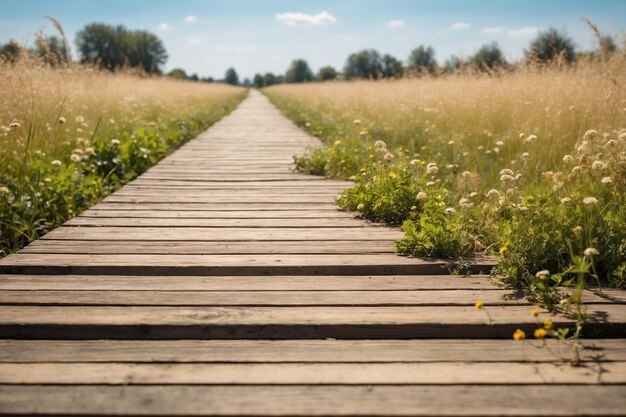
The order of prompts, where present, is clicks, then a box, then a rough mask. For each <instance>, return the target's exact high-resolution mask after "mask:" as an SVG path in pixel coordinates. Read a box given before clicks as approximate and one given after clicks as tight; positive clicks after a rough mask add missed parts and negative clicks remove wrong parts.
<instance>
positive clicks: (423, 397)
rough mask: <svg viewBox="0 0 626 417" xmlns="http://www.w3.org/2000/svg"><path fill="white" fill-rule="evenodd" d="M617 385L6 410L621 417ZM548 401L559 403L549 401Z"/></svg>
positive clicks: (168, 389) (166, 396)
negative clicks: (595, 416)
mask: <svg viewBox="0 0 626 417" xmlns="http://www.w3.org/2000/svg"><path fill="white" fill-rule="evenodd" d="M625 393H626V387H624V386H623V385H551V386H549V387H547V386H545V385H543V384H541V385H534V386H533V385H520V386H516V387H514V388H512V387H511V386H497V385H475V384H472V385H443V386H442V385H405V386H388V385H373V386H337V385H331V386H323V385H322V386H307V385H285V386H263V385H261V386H250V385H247V386H246V385H243V386H219V385H217V386H211V385H208V386H184V385H183V386H167V385H166V386H158V385H155V386H137V385H130V386H106V385H92V386H65V385H57V386H45V385H42V386H36V385H35V386H19V385H18V386H11V385H4V386H1V387H0V412H2V413H6V414H11V413H13V414H39V413H46V414H56V415H68V414H77V413H80V414H87V415H140V414H141V415H145V414H158V415H181V416H183V415H184V416H190V415H195V416H201V415H231V416H232V415H250V416H266V415H282V416H312V415H315V416H322V415H343V416H356V415H361V416H365V415H368V416H372V415H376V416H418V415H419V416H427V415H428V416H433V415H437V416H501V415H511V414H514V415H516V416H529V417H530V416H533V417H534V416H537V415H545V416H564V415H587V416H593V415H598V416H600V415H602V416H619V415H623V412H624V409H625V408H626V395H624V394H625ZM555 398H556V399H558V401H555Z"/></svg>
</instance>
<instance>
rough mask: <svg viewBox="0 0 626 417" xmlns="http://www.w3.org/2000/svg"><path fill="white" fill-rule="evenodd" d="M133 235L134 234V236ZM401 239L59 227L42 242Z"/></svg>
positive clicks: (304, 231) (384, 233)
mask: <svg viewBox="0 0 626 417" xmlns="http://www.w3.org/2000/svg"><path fill="white" fill-rule="evenodd" d="M131 232H132V233H131ZM400 237H402V232H400V231H399V230H397V229H391V228H388V227H379V226H367V225H366V224H365V223H364V224H363V226H362V227H360V228H353V227H328V228H324V229H318V228H316V227H299V228H279V227H274V228H263V227H256V228H247V229H239V228H211V227H185V228H177V227H135V228H133V229H132V231H129V230H125V229H121V228H117V227H99V228H90V227H82V228H75V227H60V228H58V229H56V230H53V231H52V232H50V233H48V234H47V235H45V236H44V237H43V238H42V239H57V240H60V239H70V240H125V241H126V240H158V241H166V240H170V241H203V240H213V241H255V240H256V241H269V240H282V241H301V240H303V241H307V240H325V241H333V240H356V241H363V240H384V239H389V240H394V239H399V238H400Z"/></svg>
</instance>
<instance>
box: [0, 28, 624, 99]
mask: <svg viewBox="0 0 626 417" xmlns="http://www.w3.org/2000/svg"><path fill="white" fill-rule="evenodd" d="M48 19H50V20H51V21H52V23H53V24H54V25H55V27H56V28H57V29H58V30H59V32H60V34H61V35H62V36H61V37H59V36H50V37H44V36H43V35H42V34H37V35H35V47H34V48H32V49H28V50H27V49H24V48H22V47H21V46H20V45H19V44H18V43H17V42H15V41H14V40H11V41H9V42H8V43H6V44H4V45H0V57H1V58H3V59H4V60H7V61H9V62H12V61H15V60H16V59H18V57H19V56H20V54H26V53H27V54H31V55H34V56H36V57H39V58H40V59H42V60H43V61H44V62H46V63H48V64H50V65H60V64H63V63H67V62H69V61H70V60H71V57H70V50H69V49H70V47H69V45H68V44H67V41H66V39H65V35H64V34H63V30H62V28H61V26H60V24H59V23H58V22H57V21H56V20H54V19H53V18H48ZM583 21H584V22H585V23H586V24H587V25H588V26H589V27H590V28H591V30H592V31H593V32H594V34H595V35H596V37H597V39H598V41H599V50H598V51H596V52H594V53H584V52H578V53H577V52H576V50H575V46H574V42H573V41H572V39H571V38H570V37H568V36H567V34H565V33H564V32H560V31H557V30H556V29H553V28H551V29H548V30H546V31H543V32H541V33H539V34H538V35H537V37H536V38H535V39H533V40H532V41H531V42H530V44H529V47H528V49H526V50H525V51H524V53H525V59H526V60H528V61H533V62H539V63H545V62H551V61H554V60H557V59H559V60H561V61H563V62H566V63H569V62H573V61H574V60H576V59H577V58H579V57H581V56H584V55H589V54H600V55H606V54H611V53H614V52H615V51H616V50H617V45H616V44H615V42H614V41H613V39H612V38H611V37H609V36H604V35H602V34H601V33H600V32H599V30H598V29H597V27H596V26H595V25H593V23H591V22H590V21H588V20H586V19H583ZM75 42H76V47H77V51H78V54H79V59H80V62H81V63H87V64H91V65H96V66H99V67H101V68H104V69H107V70H111V71H115V70H118V69H120V68H137V69H140V70H141V71H143V72H144V73H147V74H162V72H163V71H162V69H163V65H164V64H165V62H166V61H167V58H168V55H167V51H166V50H165V47H164V45H163V42H162V41H161V40H160V39H159V38H158V37H157V36H156V35H154V34H152V33H150V32H147V31H143V30H129V29H127V28H125V27H124V26H122V25H118V26H113V25H108V24H104V23H91V24H88V25H86V26H85V27H84V28H83V29H81V30H80V31H79V32H78V33H77V34H76V41H75ZM511 67H513V64H512V63H509V62H507V60H506V59H505V57H504V54H503V53H502V50H501V49H500V47H499V46H498V44H497V43H496V42H492V43H490V44H486V45H483V46H482V47H480V48H479V49H478V50H477V51H476V52H475V53H474V54H473V55H471V56H470V57H468V58H466V59H462V58H460V57H457V56H451V57H450V58H448V59H447V60H446V61H445V62H444V64H443V66H439V64H438V63H437V60H436V59H435V50H434V48H433V47H432V46H428V45H419V46H418V47H416V48H414V49H413V50H412V51H411V52H410V53H409V55H408V57H407V59H406V61H404V62H403V61H401V60H399V59H397V58H396V57H394V56H392V55H389V54H384V55H381V54H380V53H379V52H378V51H377V50H375V49H364V50H362V51H358V52H355V53H353V54H351V55H350V56H348V58H347V60H346V63H345V65H344V67H343V69H342V71H339V70H337V69H335V68H333V67H332V66H324V67H322V68H320V69H319V71H318V72H317V73H316V74H314V73H313V71H312V70H311V68H310V67H309V64H308V63H307V62H306V61H305V60H303V59H295V60H293V61H292V63H291V65H290V67H289V68H288V69H287V71H286V72H285V74H273V73H271V72H267V73H265V74H255V75H254V77H253V78H252V79H248V78H246V79H244V80H240V78H239V75H238V74H237V72H236V70H235V69H234V68H229V69H228V70H227V71H226V73H225V74H224V79H223V80H219V81H220V82H226V83H228V84H233V85H242V84H243V85H245V86H254V87H258V88H261V87H267V86H271V85H274V84H281V83H303V82H310V81H329V80H338V79H372V80H376V79H382V78H399V77H402V76H405V75H411V76H419V75H437V74H441V73H446V72H452V71H457V70H461V69H466V68H471V69H474V70H478V71H493V70H495V69H502V68H511ZM166 75H168V76H170V77H173V78H178V79H186V80H193V81H205V82H213V81H215V80H214V79H213V78H211V77H207V78H201V77H199V76H198V75H197V74H187V73H186V72H185V71H184V70H183V69H180V68H175V69H173V70H171V71H170V72H169V73H167V74H166Z"/></svg>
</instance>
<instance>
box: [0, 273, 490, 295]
mask: <svg viewBox="0 0 626 417" xmlns="http://www.w3.org/2000/svg"><path fill="white" fill-rule="evenodd" d="M0 288H1V289H3V290H94V291H95V290H102V291H110V290H112V291H115V290H129V291H131V290H143V291H146V290H154V291H338V290H343V291H349V290H351V291H381V290H387V291H409V290H445V289H447V290H450V289H453V290H484V289H493V288H497V287H496V286H495V285H494V284H493V283H492V282H491V281H490V280H489V277H487V276H480V275H472V276H468V277H461V276H458V275H395V276H394V275H378V276H377V275H374V276H372V275H369V276H368V275H365V276H350V275H344V276H339V275H318V276H306V275H302V276H216V277H206V276H124V275H118V276H116V275H2V274H0Z"/></svg>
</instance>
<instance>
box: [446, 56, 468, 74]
mask: <svg viewBox="0 0 626 417" xmlns="http://www.w3.org/2000/svg"><path fill="white" fill-rule="evenodd" d="M464 65H465V61H463V60H462V59H461V58H459V57H458V56H456V55H451V56H450V58H448V59H446V62H445V63H444V64H443V69H444V71H447V72H452V71H456V70H458V69H461V68H462V67H463V66H464Z"/></svg>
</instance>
